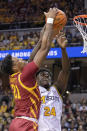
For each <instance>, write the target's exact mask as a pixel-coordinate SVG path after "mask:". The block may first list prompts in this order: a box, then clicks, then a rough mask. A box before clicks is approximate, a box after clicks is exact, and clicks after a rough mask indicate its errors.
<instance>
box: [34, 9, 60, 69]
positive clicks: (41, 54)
mask: <svg viewBox="0 0 87 131" xmlns="http://www.w3.org/2000/svg"><path fill="white" fill-rule="evenodd" d="M57 11H58V10H57V8H50V10H49V12H48V13H45V15H46V17H47V23H46V27H45V32H44V34H43V38H42V43H41V47H40V49H39V51H38V52H37V54H36V55H35V57H34V62H35V63H36V65H37V66H38V67H40V65H41V64H42V62H43V60H44V59H45V57H46V55H47V53H48V51H49V49H50V45H51V41H52V30H53V21H54V18H55V16H56V14H57Z"/></svg>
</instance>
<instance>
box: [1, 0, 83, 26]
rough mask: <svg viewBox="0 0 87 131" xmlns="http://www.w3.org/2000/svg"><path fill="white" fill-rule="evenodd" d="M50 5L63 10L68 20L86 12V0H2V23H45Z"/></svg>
mask: <svg viewBox="0 0 87 131" xmlns="http://www.w3.org/2000/svg"><path fill="white" fill-rule="evenodd" d="M50 7H57V8H59V9H61V10H63V11H64V12H65V13H66V15H67V18H68V20H70V19H71V18H73V17H74V16H75V15H78V14H82V13H83V12H84V0H1V1H0V23H15V22H30V21H34V22H35V23H36V24H37V23H38V24H39V23H43V21H44V14H43V12H44V11H48V9H49V8H50Z"/></svg>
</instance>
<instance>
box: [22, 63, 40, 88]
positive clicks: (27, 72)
mask: <svg viewBox="0 0 87 131" xmlns="http://www.w3.org/2000/svg"><path fill="white" fill-rule="evenodd" d="M37 70H38V67H37V65H36V64H35V63H34V62H30V63H28V64H27V65H26V66H25V67H24V69H23V71H22V73H21V77H20V78H21V81H22V82H23V83H24V84H25V85H26V86H30V87H31V86H34V85H35V82H36V80H35V74H36V72H37Z"/></svg>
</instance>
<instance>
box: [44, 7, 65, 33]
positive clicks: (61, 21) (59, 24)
mask: <svg viewBox="0 0 87 131" xmlns="http://www.w3.org/2000/svg"><path fill="white" fill-rule="evenodd" d="M46 21H47V19H46ZM66 22H67V17H66V14H65V13H64V12H63V11H62V10H59V9H58V13H57V15H56V17H55V19H54V23H53V29H54V30H55V29H58V30H59V31H60V30H62V29H63V27H64V26H65V25H66Z"/></svg>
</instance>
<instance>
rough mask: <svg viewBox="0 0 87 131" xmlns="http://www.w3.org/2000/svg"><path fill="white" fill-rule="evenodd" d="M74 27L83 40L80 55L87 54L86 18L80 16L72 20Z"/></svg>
mask: <svg viewBox="0 0 87 131" xmlns="http://www.w3.org/2000/svg"><path fill="white" fill-rule="evenodd" d="M74 25H75V26H76V27H77V29H78V30H79V31H80V33H81V35H82V38H83V42H84V45H83V50H82V51H81V53H87V18H84V17H81V15H80V17H77V18H76V19H75V20H74Z"/></svg>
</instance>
